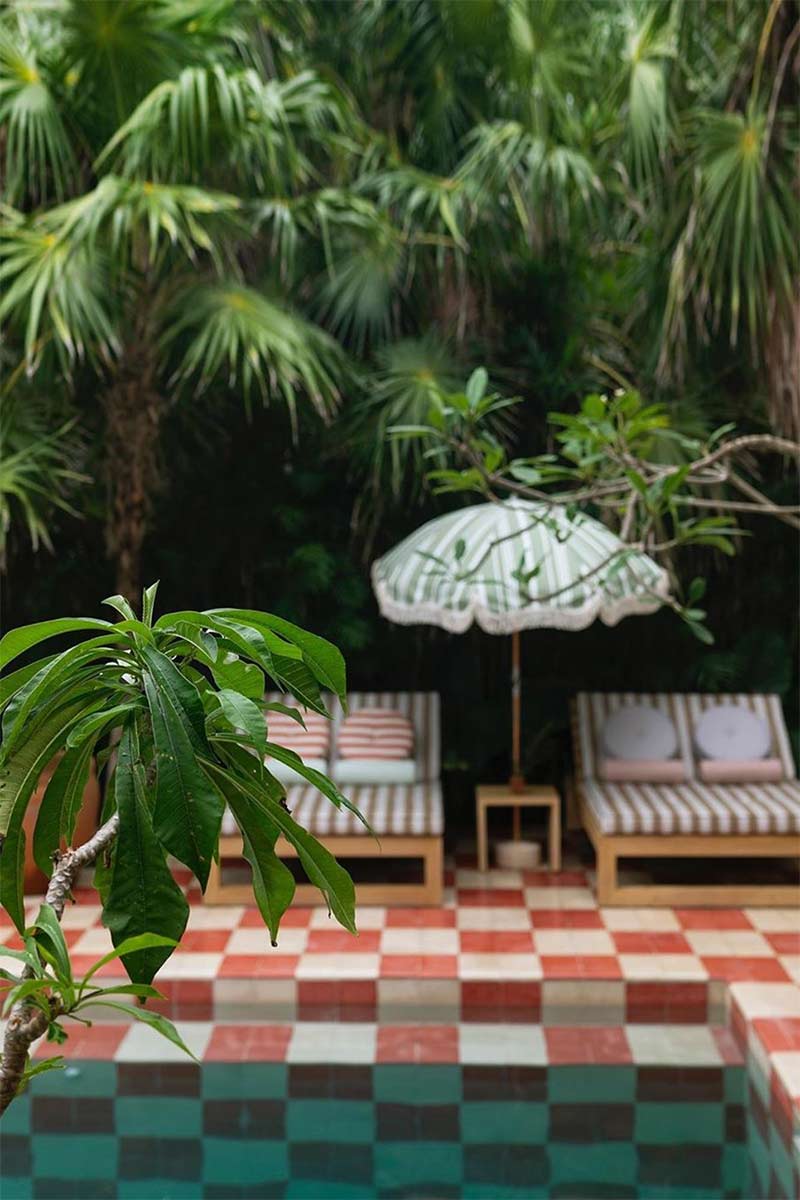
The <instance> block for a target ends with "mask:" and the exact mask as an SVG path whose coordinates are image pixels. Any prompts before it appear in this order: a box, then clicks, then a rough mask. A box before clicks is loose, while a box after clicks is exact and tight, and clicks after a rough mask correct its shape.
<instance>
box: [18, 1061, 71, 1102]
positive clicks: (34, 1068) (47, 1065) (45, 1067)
mask: <svg viewBox="0 0 800 1200" xmlns="http://www.w3.org/2000/svg"><path fill="white" fill-rule="evenodd" d="M65 1065H66V1064H65V1060H64V1056H63V1054H54V1055H53V1057H52V1058H46V1059H45V1060H44V1062H37V1063H33V1064H32V1065H31V1066H29V1067H26V1068H25V1074H24V1075H23V1076H22V1083H23V1086H24V1085H26V1084H27V1082H28V1080H29V1079H33V1078H34V1076H36V1075H44V1073H45V1072H46V1071H63V1070H64V1067H65ZM18 1094H19V1093H18Z"/></svg>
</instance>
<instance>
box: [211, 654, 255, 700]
mask: <svg viewBox="0 0 800 1200" xmlns="http://www.w3.org/2000/svg"><path fill="white" fill-rule="evenodd" d="M228 658H229V659H230V661H227V659H228ZM211 673H212V675H213V676H214V679H215V681H216V683H217V686H218V687H222V688H231V689H232V690H233V691H234V692H240V693H241V694H242V695H243V696H247V698H248V700H261V699H262V698H263V695H264V688H265V684H264V672H263V671H262V670H261V668H260V667H257V666H256V665H255V663H248V662H242V660H241V659H240V658H235V657H234V656H233V655H226V661H223V662H215V663H212V664H211Z"/></svg>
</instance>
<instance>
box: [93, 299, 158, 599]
mask: <svg viewBox="0 0 800 1200" xmlns="http://www.w3.org/2000/svg"><path fill="white" fill-rule="evenodd" d="M163 407H164V406H163V400H162V397H161V396H160V394H159V391H158V386H157V359H156V348H155V335H154V330H153V329H152V326H151V322H150V319H149V315H148V305H147V303H146V299H145V298H143V299H142V301H141V303H140V305H139V310H138V312H137V313H135V314H134V319H133V324H132V328H131V331H130V334H129V336H128V339H127V341H126V342H125V345H124V347H123V352H122V355H121V357H120V359H119V361H118V362H117V364H116V366H115V370H114V377H113V379H112V381H111V384H110V386H109V389H108V391H107V392H106V394H105V396H104V408H105V416H106V462H107V472H108V495H109V499H108V510H107V520H106V544H107V547H108V552H109V554H110V555H111V556H112V557H113V558H114V559H115V560H116V586H117V591H118V592H119V593H120V594H121V595H123V596H124V597H125V598H126V599H127V600H129V601H130V603H131V604H132V605H133V607H134V608H135V609H137V610H138V607H139V604H140V599H141V594H142V547H143V545H144V539H145V535H146V533H147V524H148V518H149V516H150V511H151V507H152V501H153V494H154V492H155V490H156V488H157V486H158V481H159V471H158V446H159V433H160V426H161V417H162V413H163Z"/></svg>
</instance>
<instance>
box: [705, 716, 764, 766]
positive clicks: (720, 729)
mask: <svg viewBox="0 0 800 1200" xmlns="http://www.w3.org/2000/svg"><path fill="white" fill-rule="evenodd" d="M694 741H695V745H696V746H697V749H698V751H699V753H700V754H701V755H702V757H703V758H727V759H737V760H739V761H743V760H745V759H754V758H766V756H767V755H768V754H769V751H770V746H771V743H772V739H771V737H770V732H769V725H768V724H767V722H766V721H765V720H763V718H762V717H759V716H758V715H757V714H756V713H754V712H752V711H751V710H750V709H749V708H745V707H744V706H743V705H741V704H715V705H714V707H713V708H708V709H706V711H705V712H704V713H703V715H702V716H701V717H700V718H699V720H698V722H697V724H696V725H695V727H694Z"/></svg>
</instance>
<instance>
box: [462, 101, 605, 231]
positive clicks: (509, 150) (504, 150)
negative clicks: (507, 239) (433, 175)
mask: <svg viewBox="0 0 800 1200" xmlns="http://www.w3.org/2000/svg"><path fill="white" fill-rule="evenodd" d="M456 178H457V179H458V180H459V181H460V182H462V183H463V184H464V185H465V187H466V188H467V190H468V192H471V193H472V195H473V196H474V198H475V203H476V205H477V206H478V208H479V209H481V210H482V211H483V213H484V215H486V214H487V213H491V212H492V211H494V212H496V211H497V197H498V195H502V194H505V197H506V202H510V204H511V206H512V210H513V211H514V212H515V213H516V215H517V218H518V220H519V222H520V224H521V225H522V227H523V229H524V230H525V231H526V233H528V234H530V233H532V232H533V231H534V230H535V228H536V227H537V225H539V224H546V223H547V222H548V220H549V216H554V217H555V219H556V221H558V222H560V223H561V224H562V225H563V224H565V223H566V221H567V219H568V214H569V211H570V208H571V206H572V205H573V203H574V201H575V200H576V199H577V200H579V201H580V202H581V203H582V204H583V205H589V204H590V202H591V200H592V197H593V196H594V195H596V194H597V193H598V192H599V191H600V189H601V184H600V180H599V178H598V176H597V174H596V173H595V170H594V167H593V165H592V163H591V162H590V161H589V159H588V158H587V157H586V155H585V154H584V153H582V152H581V150H579V149H576V148H574V147H572V146H569V145H566V144H562V143H559V142H551V141H548V140H546V139H545V138H542V137H540V136H539V135H538V134H535V133H531V131H530V130H529V129H528V128H526V126H524V125H523V124H521V123H520V122H519V121H495V122H492V123H490V124H487V123H483V124H480V125H477V126H476V127H475V129H474V130H473V132H472V133H471V135H470V137H469V139H468V142H467V153H466V154H465V156H464V158H463V160H462V162H461V165H460V166H459V169H458V172H457V174H456Z"/></svg>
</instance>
